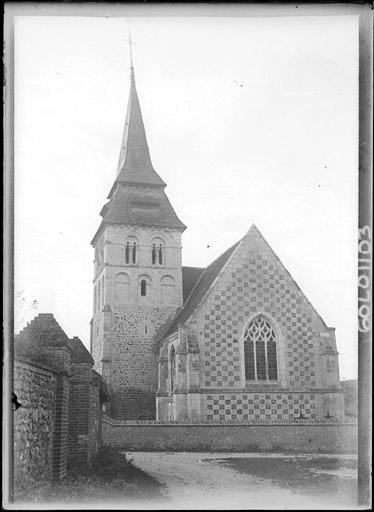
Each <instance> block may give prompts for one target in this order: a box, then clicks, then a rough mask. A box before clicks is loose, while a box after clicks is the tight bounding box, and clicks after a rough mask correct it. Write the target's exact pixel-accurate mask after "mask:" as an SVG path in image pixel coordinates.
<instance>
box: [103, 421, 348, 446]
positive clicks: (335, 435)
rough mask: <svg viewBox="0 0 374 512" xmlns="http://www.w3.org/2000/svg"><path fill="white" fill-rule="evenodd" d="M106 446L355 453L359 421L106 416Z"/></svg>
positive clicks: (104, 424)
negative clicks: (202, 420)
mask: <svg viewBox="0 0 374 512" xmlns="http://www.w3.org/2000/svg"><path fill="white" fill-rule="evenodd" d="M102 435H103V444H105V445H110V446H116V447H119V448H122V449H126V450H129V451H130V450H131V451H216V452H260V451H261V452H264V451H265V452H266V451H269V452H290V453H356V452H357V423H353V422H339V423H338V422H323V421H321V422H317V421H316V422H303V421H300V422H293V423H286V422H284V423H283V422H279V423H266V422H262V423H159V422H130V421H127V422H126V421H119V420H113V419H112V418H109V417H107V416H106V417H104V418H103V432H102Z"/></svg>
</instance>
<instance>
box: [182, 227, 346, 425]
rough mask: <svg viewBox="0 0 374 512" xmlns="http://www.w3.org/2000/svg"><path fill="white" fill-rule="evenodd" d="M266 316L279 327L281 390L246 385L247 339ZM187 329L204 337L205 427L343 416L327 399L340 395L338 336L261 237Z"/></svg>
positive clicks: (236, 259) (249, 243)
mask: <svg viewBox="0 0 374 512" xmlns="http://www.w3.org/2000/svg"><path fill="white" fill-rule="evenodd" d="M261 313H263V314H265V315H268V317H269V318H271V319H272V320H273V322H274V323H275V324H276V325H277V326H278V327H279V337H278V340H277V353H278V373H279V382H278V383H273V384H272V385H271V386H270V385H269V384H270V383H261V382H258V383H249V382H246V381H245V377H244V364H243V332H244V329H245V326H246V325H247V323H248V321H249V319H250V318H251V317H253V316H254V315H256V314H261ZM185 327H186V329H187V330H190V331H192V332H195V333H196V334H197V336H198V341H199V348H200V383H201V388H202V389H201V392H202V393H203V394H204V398H203V401H202V405H203V411H204V412H203V415H204V417H206V418H207V419H232V418H234V419H236V418H237V419H251V418H255V419H273V420H275V419H288V418H292V417H295V416H297V415H299V414H300V412H302V414H303V415H304V416H305V417H310V418H314V417H321V416H323V415H325V414H326V413H327V411H329V413H330V414H331V413H333V414H336V415H338V416H341V414H342V400H340V399H338V400H335V401H333V402H334V404H335V405H334V404H333V405H331V406H329V404H328V402H329V400H328V399H327V397H328V394H329V393H336V392H338V391H339V372H338V361H337V352H336V345H335V336H334V330H333V329H331V328H329V327H327V326H326V325H325V323H324V321H323V320H322V319H321V318H320V316H319V315H318V313H317V312H316V311H315V309H314V308H313V306H312V305H311V304H310V302H309V301H308V299H307V298H306V297H305V295H304V294H303V293H302V292H301V290H300V288H299V287H298V285H297V284H296V283H295V281H294V280H293V279H292V277H291V275H290V274H289V273H288V271H287V270H286V269H285V268H284V266H283V265H282V263H281V262H280V260H279V259H278V258H277V256H276V255H275V254H274V252H273V251H272V250H271V249H270V247H269V246H268V244H267V243H266V242H265V240H264V239H263V238H262V236H261V234H260V233H259V232H258V231H257V230H256V229H252V230H250V231H249V233H248V234H247V236H246V237H245V238H244V239H243V241H242V242H241V244H240V245H239V247H238V248H237V250H236V251H235V252H234V253H233V256H232V258H231V260H229V262H228V263H227V265H226V267H224V268H223V270H222V271H221V273H220V275H219V276H218V278H217V280H216V282H215V284H214V285H213V287H212V288H211V290H210V292H209V293H208V296H207V297H206V298H205V300H204V301H203V303H202V304H201V305H200V306H199V307H198V308H197V310H196V311H195V313H194V314H193V315H192V317H191V318H190V320H189V321H188V322H187V323H186V326H185ZM235 389H237V390H239V389H240V391H241V393H237V394H236V393H233V392H234V390H235ZM209 391H211V392H210V393H209ZM220 391H221V392H220ZM226 391H227V392H226ZM243 391H244V392H243ZM340 398H341V397H340ZM329 407H330V409H331V408H332V409H334V407H335V410H331V411H330V410H329Z"/></svg>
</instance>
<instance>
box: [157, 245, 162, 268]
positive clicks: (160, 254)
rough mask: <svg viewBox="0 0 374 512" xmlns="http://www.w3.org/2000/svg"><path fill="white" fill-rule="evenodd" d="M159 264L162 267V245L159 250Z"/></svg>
mask: <svg viewBox="0 0 374 512" xmlns="http://www.w3.org/2000/svg"><path fill="white" fill-rule="evenodd" d="M158 262H159V264H160V265H162V244H160V247H159V249H158Z"/></svg>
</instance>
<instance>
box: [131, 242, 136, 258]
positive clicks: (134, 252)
mask: <svg viewBox="0 0 374 512" xmlns="http://www.w3.org/2000/svg"><path fill="white" fill-rule="evenodd" d="M132 262H133V263H136V242H134V244H133V247H132Z"/></svg>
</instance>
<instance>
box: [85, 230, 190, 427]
mask: <svg viewBox="0 0 374 512" xmlns="http://www.w3.org/2000/svg"><path fill="white" fill-rule="evenodd" d="M127 242H129V244H130V249H131V250H132V246H133V243H134V242H135V243H136V247H137V249H136V261H135V263H134V262H133V261H132V252H131V250H130V261H129V262H126V244H127ZM153 243H155V245H156V248H157V249H158V248H159V245H160V244H162V246H163V249H162V262H161V263H160V262H159V261H158V258H157V261H156V263H155V264H154V263H153V262H152V244H153ZM95 254H96V258H95V276H94V297H96V299H94V315H93V321H92V356H93V358H94V360H95V369H96V370H97V371H98V372H99V373H101V375H102V376H103V378H104V380H105V381H106V382H107V384H108V386H109V389H110V392H111V395H112V406H111V414H112V415H113V417H115V418H125V419H154V418H155V400H156V399H155V396H156V391H157V357H158V353H157V350H155V349H154V346H153V340H152V338H153V336H154V334H155V333H156V331H157V330H158V329H159V328H160V327H161V326H162V325H164V324H165V322H166V321H167V320H168V319H169V318H170V317H172V316H174V315H175V312H176V310H177V308H178V307H180V306H182V303H183V290H182V262H181V235H180V232H178V231H175V230H174V231H173V230H169V229H156V228H150V227H143V228H141V227H129V226H120V225H110V226H107V228H106V229H105V231H104V232H103V234H102V235H101V237H100V238H99V239H98V242H97V247H96V248H95ZM142 280H145V281H146V282H147V293H146V295H145V296H142V295H141V281H142Z"/></svg>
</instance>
